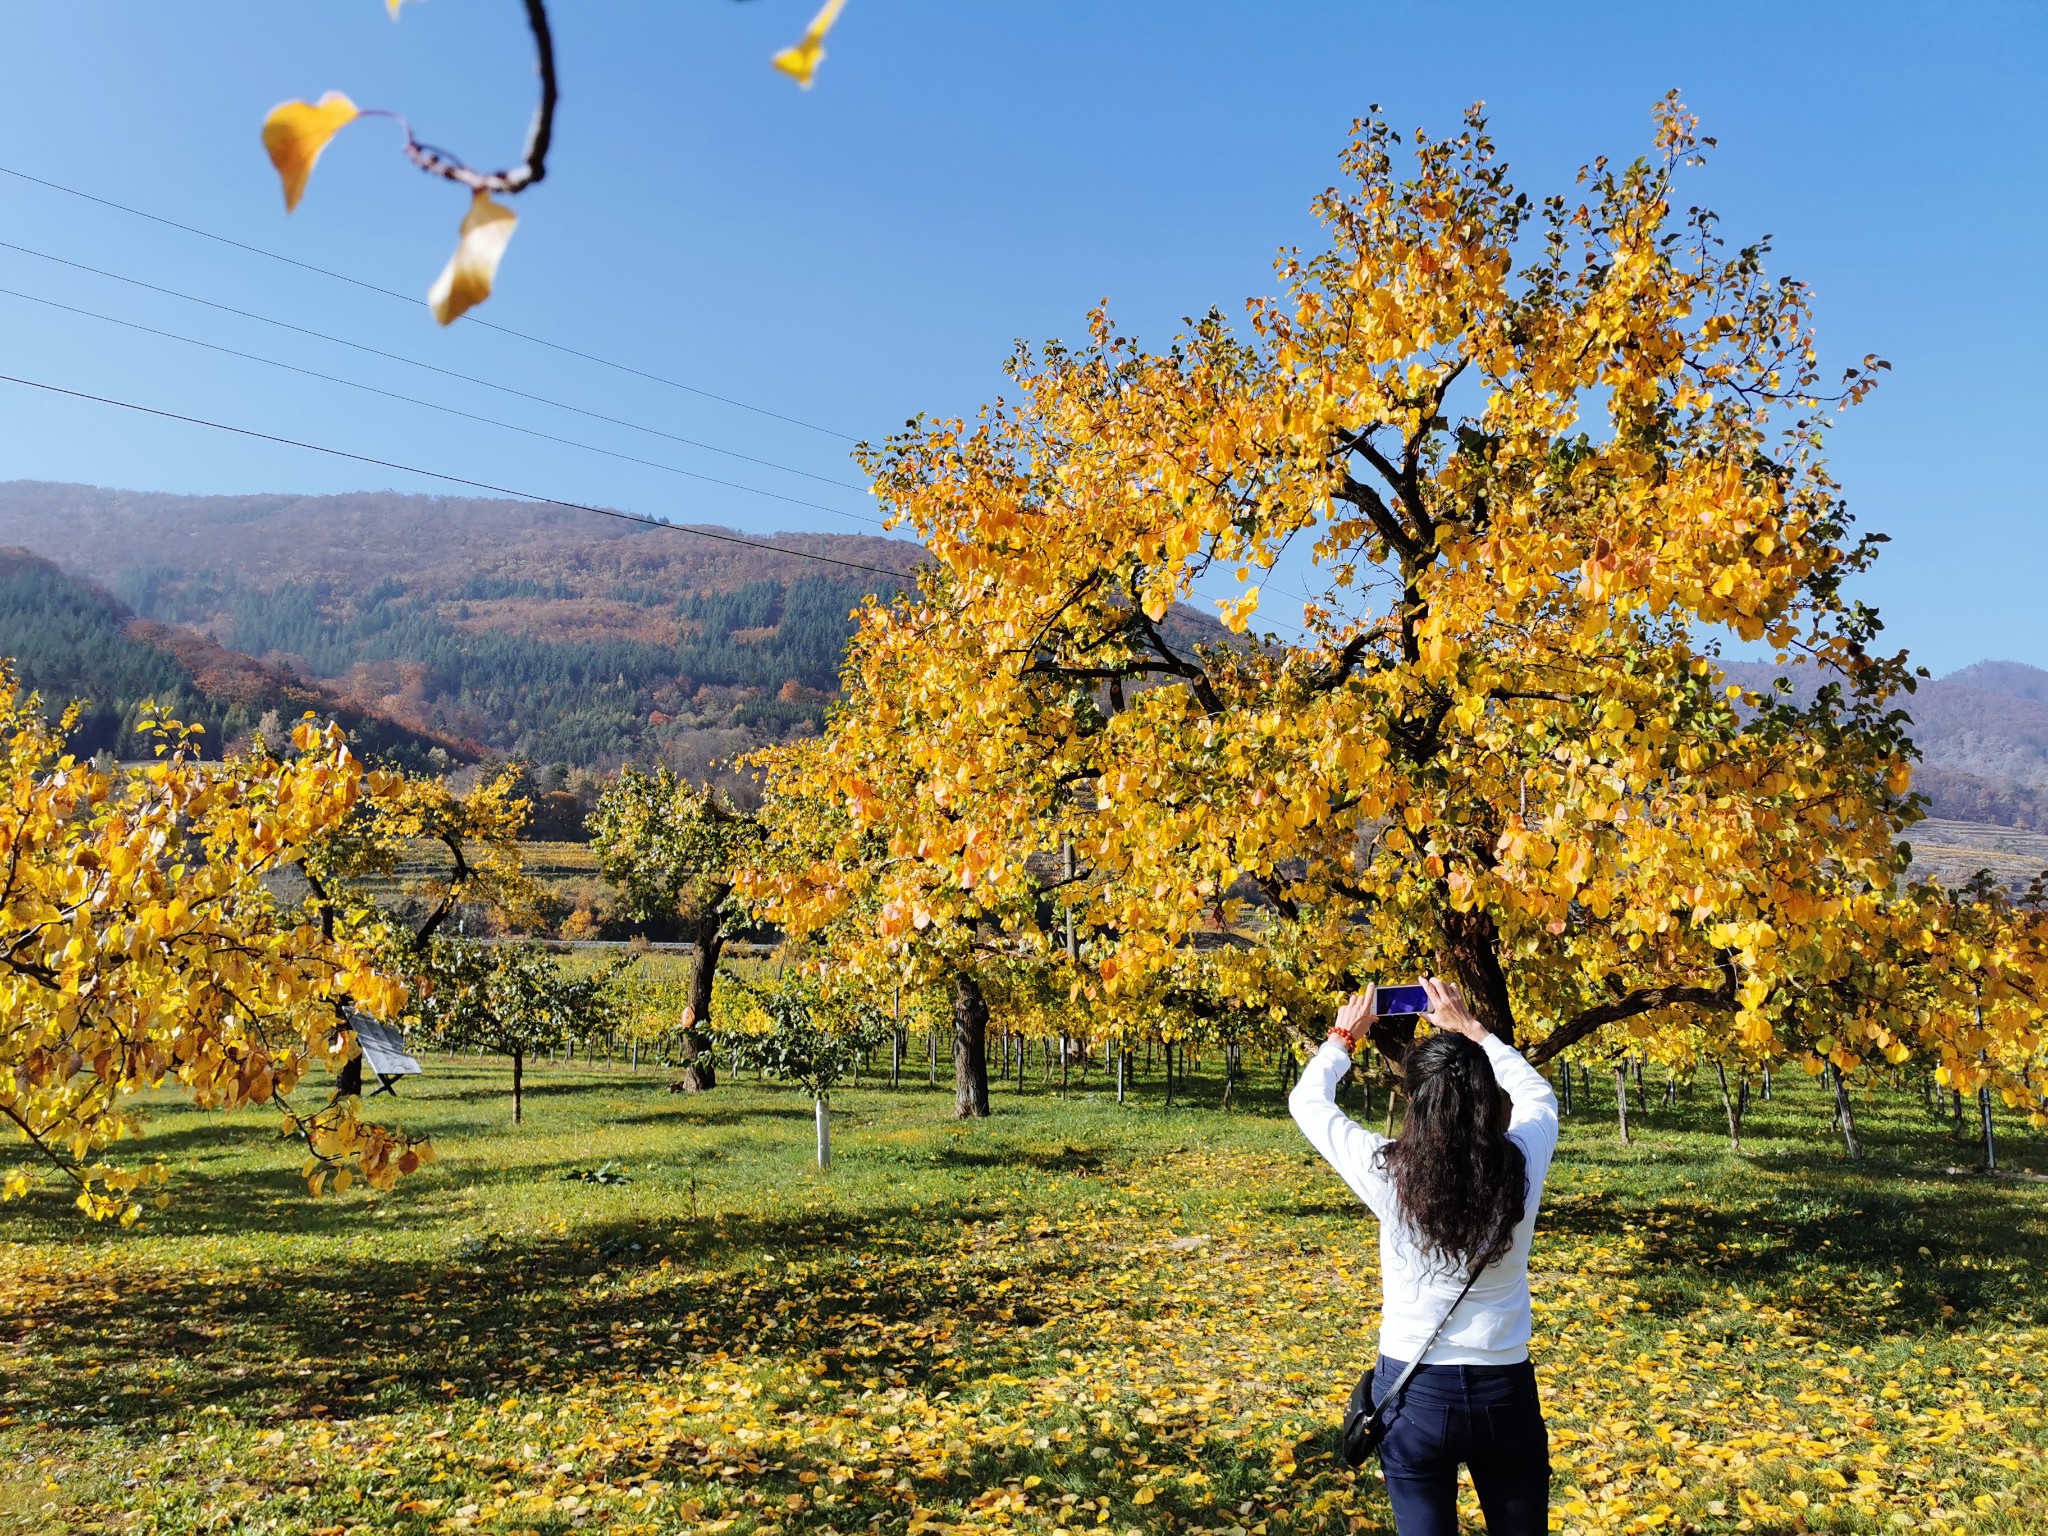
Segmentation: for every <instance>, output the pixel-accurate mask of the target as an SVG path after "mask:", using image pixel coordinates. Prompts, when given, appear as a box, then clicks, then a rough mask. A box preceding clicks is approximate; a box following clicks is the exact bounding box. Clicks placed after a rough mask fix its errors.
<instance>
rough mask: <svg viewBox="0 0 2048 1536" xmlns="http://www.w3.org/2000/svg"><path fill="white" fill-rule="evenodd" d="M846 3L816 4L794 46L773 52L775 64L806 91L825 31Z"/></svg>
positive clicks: (833, 0) (831, 0)
mask: <svg viewBox="0 0 2048 1536" xmlns="http://www.w3.org/2000/svg"><path fill="white" fill-rule="evenodd" d="M845 5H846V0H825V3H824V4H823V5H822V6H820V7H819V8H818V14H817V15H815V16H813V17H812V18H811V24H810V25H809V26H808V27H806V28H804V35H803V36H802V37H801V38H800V39H798V41H797V44H796V46H795V47H793V48H785V49H783V50H782V52H780V53H778V54H777V55H775V59H774V64H775V67H776V68H777V69H779V70H781V71H782V72H783V73H784V74H785V75H788V76H789V77H790V78H791V79H792V80H794V81H796V83H797V84H798V85H800V86H802V87H803V88H804V89H805V90H807V91H808V90H809V89H810V88H811V76H813V75H815V74H816V73H817V72H818V65H819V64H821V63H822V62H824V58H825V34H826V33H827V32H830V31H831V30H832V23H833V22H835V21H837V20H838V19H839V12H840V11H841V10H842V9H843V8H844V7H845Z"/></svg>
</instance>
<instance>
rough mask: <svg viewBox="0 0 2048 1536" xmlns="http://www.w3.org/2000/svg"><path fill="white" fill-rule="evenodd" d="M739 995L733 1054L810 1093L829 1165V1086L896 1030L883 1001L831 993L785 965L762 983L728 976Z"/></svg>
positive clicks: (823, 1160) (822, 1155) (824, 1162)
mask: <svg viewBox="0 0 2048 1536" xmlns="http://www.w3.org/2000/svg"><path fill="white" fill-rule="evenodd" d="M734 981H735V985H736V986H737V987H738V989H739V991H740V993H741V996H742V997H743V998H744V999H745V1002H744V1003H743V1005H742V1007H741V1008H740V1009H739V1010H738V1011H739V1012H740V1014H741V1019H740V1021H739V1029H740V1030H742V1031H744V1032H743V1033H740V1034H738V1035H737V1037H736V1039H735V1042H734V1053H735V1055H736V1056H737V1058H738V1059H739V1060H740V1061H742V1062H744V1063H746V1064H747V1065H750V1066H753V1067H756V1068H758V1069H759V1070H761V1071H763V1072H766V1073H768V1074H770V1075H771V1076H774V1077H778V1078H781V1079H782V1080H783V1081H785V1082H791V1083H795V1084H797V1085H798V1086H799V1087H801V1088H802V1089H803V1090H804V1091H805V1092H806V1093H808V1094H809V1095H810V1096H811V1100H812V1103H813V1104H814V1105H815V1107H816V1111H817V1121H818V1166H819V1167H820V1168H830V1167H831V1166H832V1124H831V1119H830V1116H831V1105H830V1098H831V1092H832V1088H833V1086H834V1085H835V1084H837V1083H838V1082H840V1081H841V1080H842V1079H845V1078H848V1077H851V1076H852V1075H853V1074H854V1073H855V1072H856V1071H857V1070H858V1068H859V1066H860V1063H861V1061H862V1059H863V1058H864V1057H865V1056H866V1055H867V1053H868V1052H869V1051H872V1050H873V1049H874V1048H875V1047H876V1046H878V1045H880V1044H881V1043H882V1042H883V1041H884V1040H887V1039H888V1038H889V1035H890V1032H891V1030H892V1029H893V1028H894V1021H893V1019H892V1018H891V1016H890V1012H889V1009H888V1007H887V1005H886V1003H883V1004H877V1003H875V1002H873V1001H870V1000H868V999H865V998H861V997H855V996H850V995H844V994H840V995H834V994H833V993H832V992H830V991H829V989H827V988H826V987H825V986H823V985H822V984H821V983H820V982H819V981H818V980H817V979H816V978H815V977H812V976H808V975H805V974H804V973H802V972H800V971H795V970H789V971H785V972H783V973H782V974H781V975H779V976H776V977H773V978H772V979H770V980H767V981H764V982H746V981H739V980H737V978H734Z"/></svg>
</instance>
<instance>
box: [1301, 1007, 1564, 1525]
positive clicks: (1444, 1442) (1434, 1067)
mask: <svg viewBox="0 0 2048 1536" xmlns="http://www.w3.org/2000/svg"><path fill="white" fill-rule="evenodd" d="M1423 986H1424V988H1425V989H1426V990H1427V992H1428V994H1429V1001H1430V1008H1429V1012H1428V1014H1427V1015H1425V1017H1427V1018H1428V1020H1429V1022H1430V1023H1431V1024H1432V1025H1434V1026H1435V1028H1436V1033H1434V1034H1431V1035H1428V1036H1426V1037H1424V1038H1423V1039H1421V1040H1418V1041H1417V1042H1416V1043H1415V1044H1414V1045H1412V1046H1410V1047H1409V1048H1408V1053H1407V1055H1406V1056H1405V1057H1404V1058H1403V1059H1402V1070H1403V1072H1404V1073H1405V1075H1406V1078H1407V1083H1406V1087H1407V1093H1408V1111H1407V1115H1406V1118H1405V1119H1404V1120H1403V1122H1402V1125H1401V1134H1400V1135H1399V1136H1398V1137H1395V1138H1394V1139H1393V1140H1391V1141H1389V1140H1388V1139H1387V1138H1386V1137H1384V1136H1380V1135H1376V1134H1375V1133H1374V1132H1372V1131H1369V1130H1367V1129H1366V1128H1365V1127H1364V1126H1362V1125H1359V1124H1358V1123H1357V1122H1356V1121H1354V1120H1352V1119H1351V1117H1350V1116H1348V1115H1346V1114H1345V1113H1344V1112H1343V1111H1342V1110H1341V1109H1339V1108H1338V1107H1337V1085H1338V1083H1340V1082H1342V1081H1343V1078H1344V1074H1345V1073H1346V1072H1347V1071H1348V1070H1349V1069H1350V1067H1351V1053H1352V1052H1353V1051H1354V1050H1356V1049H1357V1048H1358V1047H1359V1045H1360V1044H1362V1043H1364V1041H1365V1038H1366V1035H1367V1032H1368V1031H1369V1030H1370V1029H1371V1028H1372V1024H1373V1020H1374V1017H1375V1014H1374V1011H1373V999H1374V992H1373V989H1372V988H1370V987H1368V988H1367V989H1366V991H1365V993H1364V995H1363V996H1361V997H1354V998H1352V999H1351V1001H1350V1002H1348V1003H1346V1004H1345V1005H1344V1006H1343V1007H1342V1008H1341V1009H1339V1010H1338V1013H1337V1023H1336V1026H1335V1027H1334V1028H1333V1029H1332V1030H1331V1031H1330V1038H1329V1040H1328V1042H1327V1043H1325V1044H1324V1046H1323V1048H1322V1049H1321V1050H1320V1051H1318V1052H1317V1053H1316V1055H1315V1057H1314V1059H1313V1060H1311V1061H1310V1062H1309V1064H1308V1065H1307V1066H1306V1067H1305V1068H1304V1069H1303V1070H1302V1074H1301V1081H1300V1082H1299V1083H1297V1084H1296V1085H1295V1088H1294V1092H1293V1094H1292V1095H1291V1096H1290V1098H1289V1100H1288V1108H1289V1109H1290V1110H1292V1111H1293V1113H1294V1119H1295V1123H1296V1124H1297V1125H1299V1126H1300V1127H1301V1129H1302V1134H1303V1135H1305V1136H1307V1137H1308V1139H1309V1141H1310V1142H1311V1143H1313V1144H1314V1146H1315V1149H1316V1150H1317V1151H1318V1152H1320V1153H1322V1154H1323V1156H1324V1157H1325V1158H1326V1159H1327V1160H1328V1161H1329V1164H1330V1166H1331V1167H1332V1168H1335V1169H1336V1170H1337V1172H1338V1173H1339V1174H1340V1175H1342V1177H1343V1179H1344V1182H1345V1183H1346V1184H1349V1185H1350V1186H1351V1188H1352V1190H1353V1191H1354V1192H1355V1193H1356V1194H1357V1196H1358V1198H1359V1199H1361V1200H1363V1201H1364V1202H1365V1203H1366V1204H1367V1205H1368V1206H1370V1207H1371V1208H1372V1213H1373V1214H1374V1215H1375V1216H1377V1217H1379V1219H1380V1289H1381V1294H1382V1297H1383V1301H1384V1304H1383V1309H1382V1312H1381V1316H1380V1339H1379V1344H1380V1359H1379V1365H1378V1367H1377V1368H1376V1369H1375V1371H1374V1372H1373V1390H1374V1394H1375V1402H1378V1401H1380V1400H1382V1399H1384V1397H1385V1395H1386V1393H1387V1391H1388V1389H1389V1388H1390V1387H1392V1385H1393V1383H1394V1381H1395V1380H1396V1379H1397V1378H1398V1377H1399V1376H1400V1374H1401V1372H1402V1371H1403V1370H1404V1369H1405V1368H1406V1367H1407V1364H1408V1362H1409V1361H1410V1360H1412V1359H1414V1358H1415V1352H1416V1350H1417V1349H1418V1348H1420V1347H1421V1345H1422V1344H1423V1343H1424V1341H1425V1340H1427V1339H1428V1338H1429V1335H1430V1331H1431V1330H1432V1329H1434V1328H1435V1327H1436V1325H1437V1323H1438V1322H1439V1321H1440V1320H1442V1318H1443V1317H1444V1315H1445V1314H1446V1313H1447V1312H1450V1311H1451V1307H1452V1303H1453V1302H1454V1301H1457V1296H1458V1292H1459V1290H1460V1288H1461V1287H1463V1286H1464V1284H1465V1281H1466V1278H1467V1277H1468V1276H1470V1275H1471V1274H1472V1273H1473V1271H1474V1269H1475V1268H1476V1269H1478V1270H1479V1275H1478V1278H1477V1279H1476V1280H1475V1281H1474V1282H1473V1285H1472V1288H1471V1290H1470V1291H1469V1292H1468V1293H1467V1294H1466V1296H1465V1299H1464V1300H1463V1301H1457V1310H1456V1312H1455V1313H1452V1315H1451V1318H1450V1322H1449V1323H1448V1325H1447V1326H1446V1327H1445V1328H1444V1330H1443V1332H1442V1333H1441V1334H1440V1335H1439V1336H1438V1338H1437V1342H1436V1343H1435V1344H1434V1345H1433V1346H1432V1347H1431V1348H1430V1349H1429V1351H1428V1353H1427V1354H1426V1355H1424V1356H1423V1359H1422V1364H1421V1367H1420V1368H1419V1369H1418V1370H1417V1371H1416V1372H1415V1374H1414V1375H1413V1376H1412V1377H1410V1378H1409V1380H1408V1385H1407V1386H1406V1387H1405V1388H1403V1389H1402V1392H1401V1396H1400V1398H1399V1400H1398V1401H1396V1402H1393V1403H1389V1404H1387V1406H1386V1409H1385V1411H1384V1413H1383V1414H1382V1418H1383V1420H1384V1421H1385V1422H1386V1424H1387V1435H1386V1440H1385V1441H1384V1442H1383V1444H1382V1445H1381V1448H1380V1464H1381V1468H1382V1470H1383V1471H1384V1472H1385V1474H1386V1479H1387V1498H1388V1500H1389V1501H1390V1502H1391V1503H1392V1504H1393V1506H1394V1524H1395V1526H1396V1528H1397V1529H1398V1530H1399V1531H1400V1533H1401V1536H1456V1533H1457V1529H1458V1507H1457V1506H1458V1464H1459V1463H1460V1462H1463V1463H1465V1464H1466V1465H1467V1466H1469V1467H1470V1468H1471V1469H1472V1483H1473V1486H1474V1487H1476V1488H1477V1489H1478V1491H1479V1504H1480V1508H1481V1509H1483V1510H1484V1511H1485V1513H1486V1529H1487V1531H1488V1532H1489V1536H1537V1533H1540V1532H1547V1531H1548V1529H1549V1508H1550V1442H1549V1436H1548V1434H1547V1433H1546V1431H1545V1430H1544V1427H1543V1408H1542V1405H1541V1404H1540V1403H1539V1402H1538V1401H1537V1397H1536V1371H1535V1367H1534V1366H1532V1365H1531V1364H1530V1363H1529V1330H1530V1316H1529V1239H1530V1236H1531V1234H1532V1233H1533V1231H1534V1229H1535V1226H1536V1206H1537V1203H1538V1201H1539V1200H1540V1199H1541V1197H1542V1193H1543V1176H1544V1174H1545V1173H1546V1172H1548V1171H1549V1168H1550V1156H1551V1153H1552V1152H1554V1151H1555V1150H1556V1148H1557V1099H1556V1097H1555V1096H1554V1095H1553V1094H1552V1093H1551V1091H1550V1085H1549V1084H1548V1083H1546V1082H1545V1081H1544V1080H1543V1077H1542V1074H1540V1073H1539V1072H1537V1070H1536V1069H1535V1068H1534V1067H1532V1066H1530V1065H1529V1063H1528V1062H1526V1061H1524V1060H1523V1059H1522V1058H1521V1057H1520V1056H1519V1055H1517V1054H1516V1052H1515V1049H1514V1047H1513V1046H1511V1045H1509V1044H1508V1043H1507V1042H1506V1041H1504V1040H1499V1039H1496V1038H1495V1037H1494V1036H1493V1035H1491V1034H1489V1033H1488V1032H1487V1030H1486V1027H1485V1026H1484V1025H1483V1024H1481V1023H1480V1022H1479V1021H1478V1020H1477V1019H1475V1018H1474V1017H1473V1016H1472V1013H1471V1010H1469V1009H1468V1008H1467V1007H1466V1006H1465V1000H1464V998H1463V997H1462V996H1460V995H1459V992H1458V989H1457V987H1456V986H1454V985H1453V984H1451V983H1450V982H1446V981H1439V980H1434V979H1432V980H1428V981H1425V982H1424V983H1423Z"/></svg>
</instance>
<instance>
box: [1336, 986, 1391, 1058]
mask: <svg viewBox="0 0 2048 1536" xmlns="http://www.w3.org/2000/svg"><path fill="white" fill-rule="evenodd" d="M1379 990H1380V989H1379V988H1378V987H1376V986H1373V985H1371V984H1368V985H1367V986H1366V989H1365V990H1364V991H1363V992H1360V993H1359V994H1358V995H1357V996H1356V997H1353V998H1350V999H1348V1000H1347V1001H1346V1002H1345V1003H1344V1005H1343V1006H1342V1007H1340V1008H1339V1009H1338V1010H1337V1022H1336V1023H1335V1024H1333V1025H1332V1026H1331V1027H1330V1036H1331V1038H1332V1039H1335V1038H1337V1037H1339V1036H1342V1037H1343V1040H1344V1048H1345V1049H1346V1050H1350V1051H1355V1050H1357V1049H1358V1045H1359V1042H1360V1041H1362V1040H1363V1039H1365V1037H1366V1036H1367V1035H1368V1034H1370V1033H1371V1032H1372V1027H1373V1025H1374V1024H1376V1023H1378V1022H1379V1008H1378V1001H1377V1000H1378V997H1379Z"/></svg>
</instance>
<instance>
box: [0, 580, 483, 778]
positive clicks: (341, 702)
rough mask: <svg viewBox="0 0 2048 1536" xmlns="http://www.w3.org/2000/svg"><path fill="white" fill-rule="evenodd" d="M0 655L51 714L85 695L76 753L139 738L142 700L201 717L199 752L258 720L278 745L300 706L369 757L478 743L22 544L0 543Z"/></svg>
mask: <svg viewBox="0 0 2048 1536" xmlns="http://www.w3.org/2000/svg"><path fill="white" fill-rule="evenodd" d="M0 656H11V657H13V658H15V661H16V666H17V667H18V669H19V673H20V677H19V681H20V682H21V683H22V684H23V685H24V686H25V687H27V688H29V689H30V690H32V691H34V692H36V693H40V694H41V695H42V696H43V700H44V703H45V705H46V706H47V707H48V709H49V711H50V713H51V716H52V718H55V716H56V715H57V714H58V713H59V712H60V711H61V710H63V709H64V708H65V707H66V706H67V705H69V704H71V703H73V702H75V701H76V702H83V703H84V704H85V705H86V708H85V710H84V713H83V715H82V716H81V718H80V719H79V721H78V723H77V726H76V728H75V729H74V731H73V732H72V735H71V740H70V744H71V746H72V748H73V750H75V751H77V752H78V753H80V754H81V755H86V754H92V753H97V752H108V751H110V752H114V753H116V754H134V753H136V752H138V751H139V750H141V748H142V743H140V742H139V740H138V738H137V736H136V727H137V726H138V725H139V723H140V722H141V719H142V716H143V705H144V704H145V702H151V703H154V704H155V705H157V706H158V708H159V710H160V711H161V713H162V714H164V715H167V716H169V717H170V718H173V719H176V720H178V721H180V722H182V723H184V724H187V725H198V726H202V727H204V736H203V737H202V743H201V745H202V749H203V750H205V751H206V752H208V753H209V754H212V753H216V752H218V751H219V750H220V749H221V748H222V747H223V746H224V745H225V744H227V743H231V742H235V741H238V740H242V739H246V738H247V737H249V736H250V735H252V734H254V733H255V732H257V731H259V730H260V731H264V732H265V733H266V734H268V735H270V736H271V737H272V738H273V740H274V743H275V744H278V745H282V743H283V740H284V739H285V737H286V736H287V735H288V733H289V732H290V730H291V727H292V726H293V725H294V724H295V723H296V722H297V721H298V719H299V718H300V717H301V716H302V715H304V714H306V713H307V712H308V711H311V712H312V713H314V714H317V715H319V716H321V717H322V718H326V719H334V720H339V721H340V722H341V723H342V725H344V726H345V727H347V729H348V731H349V733H350V735H351V736H352V737H353V738H354V739H355V741H356V742H357V744H358V745H359V746H360V747H361V749H362V750H363V751H365V752H366V753H368V754H370V755H372V756H375V757H379V758H387V759H396V760H399V761H402V762H407V763H410V764H413V765H415V766H426V765H432V764H437V763H438V764H442V765H445V764H447V763H449V762H452V761H461V760H462V759H463V758H465V757H472V756H475V755H477V754H478V751H479V750H480V749H478V748H476V747H474V746H473V745H472V744H469V743H465V742H460V741H455V740H450V739H447V738H444V737H435V736H432V735H429V734H423V733H421V732H417V731H413V730H410V729H408V728H406V727H405V726H402V725H400V724H398V723H396V722H394V721H391V720H387V719H384V718H382V717H381V716H379V715H378V714H377V713H376V711H374V710H370V709H365V708H363V707H362V706H360V705H359V704H357V703H355V702H353V701H351V700H348V699H343V698H337V697H335V696H334V695H333V694H332V693H330V692H328V691H327V690H324V689H322V688H320V687H318V686H316V685H313V684H311V683H308V682H306V681H304V680H303V679H299V678H296V677H293V676H291V675H289V674H288V673H286V672H284V671H282V670H281V669H279V668H277V667H274V666H267V665H265V664H264V663H262V662H259V661H256V660H255V659H254V658H252V657H249V656H244V655H242V654H241V653H239V652H236V651H231V650H228V649H227V648H225V647H224V646H221V645H219V644H218V643H216V642H215V641H213V640H211V639H209V638H208V637H207V636H205V635H203V634H199V633H197V632H196V631H192V630H187V629H181V628H179V627H177V626H174V625H167V624H160V623H156V622H153V621H151V620H148V619H142V618H137V617H136V616H135V615H134V614H132V613H130V612H129V611H128V609H127V608H125V607H124V606H123V605H122V604H121V603H119V602H118V601H116V600H115V599H114V598H113V597H112V596H111V595H109V594H108V593H106V592H103V591H101V590H100V589H99V588H97V587H95V586H93V585H92V584H91V583H89V582H86V581H83V580H81V579H79V578H78V577H76V576H72V575H70V574H68V573H66V572H65V571H63V570H61V569H59V568H58V567H57V566H56V565H55V564H53V563H52V562H51V561H48V560H45V559H43V558H41V557H40V556H38V555H34V554H31V553H30V552H29V551H27V550H25V549H10V548H4V547H0Z"/></svg>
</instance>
